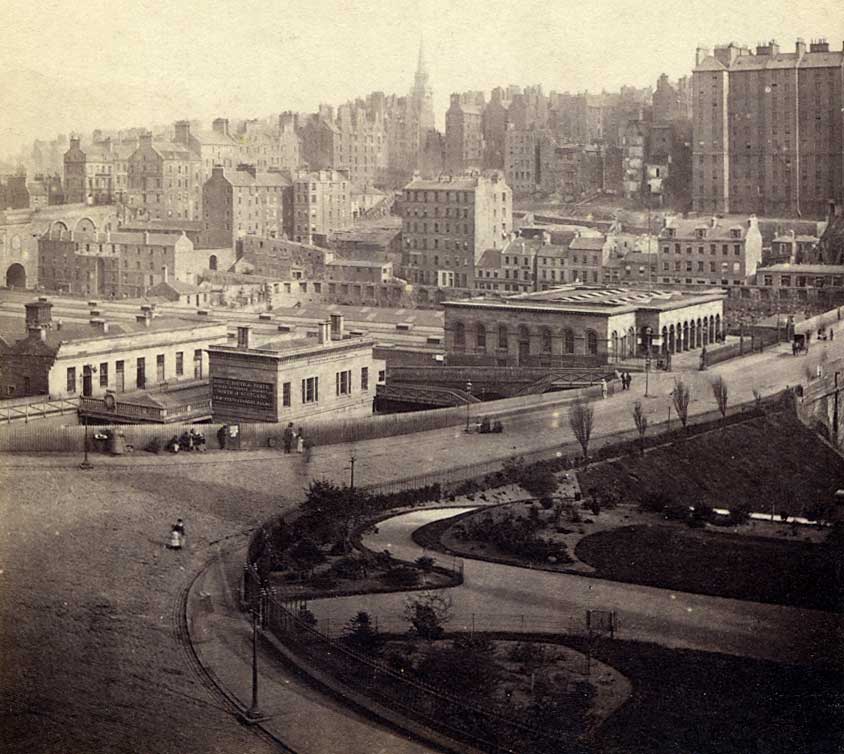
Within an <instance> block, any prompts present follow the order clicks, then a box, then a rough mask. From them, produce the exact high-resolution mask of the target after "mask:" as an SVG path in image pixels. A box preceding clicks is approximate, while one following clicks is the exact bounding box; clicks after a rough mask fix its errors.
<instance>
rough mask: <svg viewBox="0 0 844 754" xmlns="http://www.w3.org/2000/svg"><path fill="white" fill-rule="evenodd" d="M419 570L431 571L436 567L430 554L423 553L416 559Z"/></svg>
mask: <svg viewBox="0 0 844 754" xmlns="http://www.w3.org/2000/svg"><path fill="white" fill-rule="evenodd" d="M414 562H415V563H416V565H417V567H418V568H419V570H421V571H424V572H425V573H430V572H431V571H432V570H433V569H434V559H433V558H431V557H429V556H428V555H422V556H421V557H419V558H416V560H415V561H414Z"/></svg>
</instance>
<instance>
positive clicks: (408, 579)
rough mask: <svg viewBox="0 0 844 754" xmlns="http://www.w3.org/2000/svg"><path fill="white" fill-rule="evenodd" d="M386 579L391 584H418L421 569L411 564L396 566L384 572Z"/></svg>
mask: <svg viewBox="0 0 844 754" xmlns="http://www.w3.org/2000/svg"><path fill="white" fill-rule="evenodd" d="M384 581H386V582H387V583H388V584H390V585H391V586H416V584H418V583H419V571H417V570H416V569H415V568H412V567H411V566H404V565H402V566H396V567H395V568H391V569H390V570H389V571H387V573H385V574H384Z"/></svg>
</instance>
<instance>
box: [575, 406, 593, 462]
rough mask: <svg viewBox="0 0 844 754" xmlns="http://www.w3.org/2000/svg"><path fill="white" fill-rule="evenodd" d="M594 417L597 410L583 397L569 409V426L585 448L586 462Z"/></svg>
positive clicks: (584, 456)
mask: <svg viewBox="0 0 844 754" xmlns="http://www.w3.org/2000/svg"><path fill="white" fill-rule="evenodd" d="M594 418H595V411H594V409H593V408H592V405H591V404H590V403H587V402H586V401H584V400H582V399H578V400H576V401H575V402H574V403H572V405H571V408H570V409H569V426H570V427H571V431H572V432H573V433H574V436H575V437H576V438H577V441H578V442H579V443H580V447H581V448H583V460H584V462H588V460H589V438H590V437H591V436H592V425H593V422H594Z"/></svg>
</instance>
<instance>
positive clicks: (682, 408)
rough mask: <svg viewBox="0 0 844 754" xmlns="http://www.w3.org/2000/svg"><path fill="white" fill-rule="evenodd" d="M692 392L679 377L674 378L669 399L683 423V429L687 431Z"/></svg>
mask: <svg viewBox="0 0 844 754" xmlns="http://www.w3.org/2000/svg"><path fill="white" fill-rule="evenodd" d="M691 397H692V392H691V389H690V388H689V386H688V385H687V384H686V383H685V382H683V380H681V379H680V378H679V377H678V378H677V379H676V380H674V389H673V390H672V391H671V400H672V401H673V402H674V408H675V409H676V411H677V416H679V417H680V421H681V422H682V424H683V429H684V430H686V431H687V432H688V423H689V402H690V401H691Z"/></svg>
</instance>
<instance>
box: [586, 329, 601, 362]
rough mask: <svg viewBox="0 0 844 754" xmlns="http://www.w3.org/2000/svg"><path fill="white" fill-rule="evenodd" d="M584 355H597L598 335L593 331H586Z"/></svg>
mask: <svg viewBox="0 0 844 754" xmlns="http://www.w3.org/2000/svg"><path fill="white" fill-rule="evenodd" d="M586 353H589V354H591V355H592V356H597V355H598V333H596V332H595V331H594V330H587V331H586Z"/></svg>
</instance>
